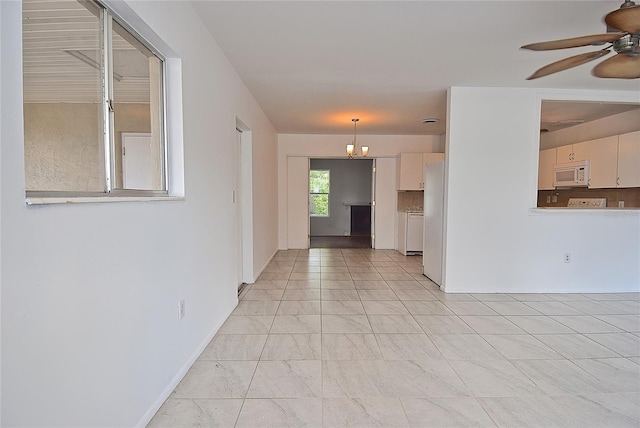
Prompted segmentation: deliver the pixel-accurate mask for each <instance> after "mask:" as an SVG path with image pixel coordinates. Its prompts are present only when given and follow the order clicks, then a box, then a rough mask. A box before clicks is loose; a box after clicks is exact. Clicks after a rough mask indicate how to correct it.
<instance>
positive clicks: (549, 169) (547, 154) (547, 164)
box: [538, 149, 556, 190]
mask: <svg viewBox="0 0 640 428" xmlns="http://www.w3.org/2000/svg"><path fill="white" fill-rule="evenodd" d="M555 164H556V149H547V150H540V164H539V167H538V190H553V189H554V187H553V166H554V165H555Z"/></svg>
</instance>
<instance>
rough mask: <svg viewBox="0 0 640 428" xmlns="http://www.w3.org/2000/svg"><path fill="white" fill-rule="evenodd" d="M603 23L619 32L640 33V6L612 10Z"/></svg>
mask: <svg viewBox="0 0 640 428" xmlns="http://www.w3.org/2000/svg"><path fill="white" fill-rule="evenodd" d="M604 22H606V23H607V25H608V26H610V27H613V28H617V29H618V30H620V31H626V32H627V33H631V34H636V33H637V32H639V31H640V5H638V6H630V7H623V8H621V9H618V10H614V11H613V12H611V13H608V14H607V16H605V17H604Z"/></svg>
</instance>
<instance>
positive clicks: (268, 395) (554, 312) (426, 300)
mask: <svg viewBox="0 0 640 428" xmlns="http://www.w3.org/2000/svg"><path fill="white" fill-rule="evenodd" d="M420 271H421V259H420V258H419V257H417V256H413V257H405V256H402V255H401V254H399V253H398V252H395V251H388V250H368V249H342V250H340V249H313V250H289V251H281V252H278V253H277V254H276V255H275V256H274V258H273V260H272V261H271V262H270V263H269V265H268V266H267V267H266V268H265V270H264V272H263V274H262V275H261V277H260V278H259V279H258V281H256V283H255V284H252V285H249V286H247V291H246V292H244V294H243V295H242V299H241V301H240V302H239V304H238V306H237V307H236V309H235V310H234V311H233V313H232V315H231V316H230V317H229V318H228V319H227V321H226V322H225V323H224V325H223V326H222V327H221V328H220V330H219V331H218V334H217V335H216V336H215V337H214V338H213V339H212V340H211V342H210V343H209V344H208V346H207V347H206V348H205V349H204V351H203V352H202V354H201V355H200V357H199V358H198V360H197V361H196V362H195V363H194V364H193V366H192V367H191V368H190V369H189V371H188V372H187V374H186V375H185V377H184V378H183V379H182V381H181V382H180V384H179V385H178V386H177V387H176V389H175V390H174V392H173V393H172V394H171V396H170V397H169V398H168V399H167V400H166V402H165V403H164V404H163V405H162V407H161V408H160V409H159V410H158V412H157V413H156V415H155V416H154V418H153V419H152V420H151V422H150V423H149V426H150V427H154V428H156V427H180V428H181V427H252V428H254V427H255V428H261V427H318V428H319V427H363V428H368V427H514V426H517V427H528V426H531V427H571V426H575V427H587V426H588V427H634V428H637V427H638V426H640V410H639V409H640V293H598V294H559V293H547V294H530V293H527V294H490V293H479V294H446V293H443V292H441V291H440V290H439V289H438V287H437V286H436V285H435V284H434V283H432V282H431V281H429V280H428V279H427V278H425V277H423V276H422V275H420Z"/></svg>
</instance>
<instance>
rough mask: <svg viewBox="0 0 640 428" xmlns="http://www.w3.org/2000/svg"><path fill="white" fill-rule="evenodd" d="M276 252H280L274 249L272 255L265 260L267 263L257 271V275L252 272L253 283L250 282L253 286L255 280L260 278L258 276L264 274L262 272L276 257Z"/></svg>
mask: <svg viewBox="0 0 640 428" xmlns="http://www.w3.org/2000/svg"><path fill="white" fill-rule="evenodd" d="M278 251H280V250H278V249H277V248H276V249H275V250H274V251H273V253H272V254H271V257H269V258H268V259H267V261H266V262H265V263H264V264H263V265H262V267H261V268H260V269H259V270H258V273H257V274H256V273H255V272H254V276H253V282H252V284H253V283H254V282H256V280H257V279H258V278H260V275H262V272H264V270H265V269H266V268H267V266H268V265H269V263H271V260H273V257H274V256H275V255H276V253H277V252H278Z"/></svg>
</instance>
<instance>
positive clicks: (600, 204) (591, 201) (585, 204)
mask: <svg viewBox="0 0 640 428" xmlns="http://www.w3.org/2000/svg"><path fill="white" fill-rule="evenodd" d="M567 208H592V209H593V208H596V209H597V208H607V198H569V203H567Z"/></svg>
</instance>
